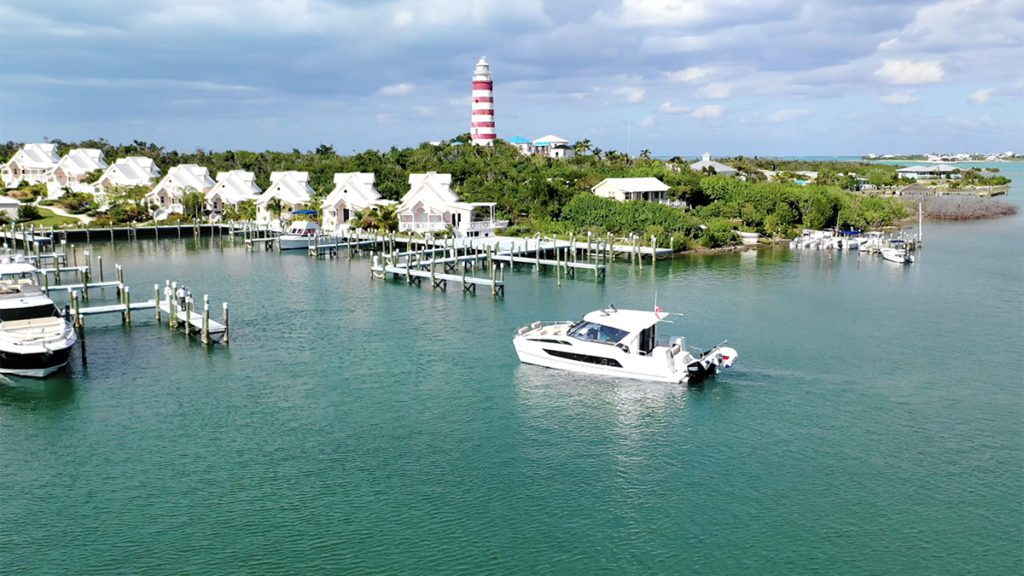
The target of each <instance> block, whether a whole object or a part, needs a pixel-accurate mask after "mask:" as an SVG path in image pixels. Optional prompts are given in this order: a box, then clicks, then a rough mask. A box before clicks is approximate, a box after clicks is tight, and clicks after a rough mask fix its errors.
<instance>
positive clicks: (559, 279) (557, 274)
mask: <svg viewBox="0 0 1024 576" xmlns="http://www.w3.org/2000/svg"><path fill="white" fill-rule="evenodd" d="M558 257H559V256H558V240H557V239H556V240H555V285H556V286H561V285H562V266H561V264H559V262H558Z"/></svg>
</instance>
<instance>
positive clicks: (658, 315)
mask: <svg viewBox="0 0 1024 576" xmlns="http://www.w3.org/2000/svg"><path fill="white" fill-rule="evenodd" d="M661 313H662V309H661V306H658V305H657V304H655V305H654V316H655V317H656V318H657V319H658V320H661Z"/></svg>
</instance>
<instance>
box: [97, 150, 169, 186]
mask: <svg viewBox="0 0 1024 576" xmlns="http://www.w3.org/2000/svg"><path fill="white" fill-rule="evenodd" d="M159 176H160V169H159V168H157V167H156V163H155V162H153V159H152V158H147V157H145V156H129V157H127V158H118V159H117V160H115V161H114V163H113V164H111V165H110V166H108V167H107V169H106V171H104V172H103V175H102V176H100V180H99V181H100V182H103V181H107V182H109V183H110V184H113V185H115V186H137V185H146V184H150V183H151V182H152V181H153V179H154V178H157V177H159Z"/></svg>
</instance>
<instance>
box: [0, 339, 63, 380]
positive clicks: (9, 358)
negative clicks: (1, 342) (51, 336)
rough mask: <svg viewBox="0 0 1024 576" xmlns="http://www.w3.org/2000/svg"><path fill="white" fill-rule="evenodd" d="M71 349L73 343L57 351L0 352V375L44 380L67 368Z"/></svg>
mask: <svg viewBox="0 0 1024 576" xmlns="http://www.w3.org/2000/svg"><path fill="white" fill-rule="evenodd" d="M73 348H74V342H72V343H71V344H70V345H68V346H67V347H66V348H61V349H57V350H43V351H38V352H29V353H20V352H12V351H8V350H3V351H0V373H3V374H12V375H15V376H25V377H28V378H45V377H47V376H49V375H50V374H53V373H54V372H56V371H58V370H60V369H61V368H64V367H65V366H67V363H68V360H69V359H70V357H71V350H72V349H73Z"/></svg>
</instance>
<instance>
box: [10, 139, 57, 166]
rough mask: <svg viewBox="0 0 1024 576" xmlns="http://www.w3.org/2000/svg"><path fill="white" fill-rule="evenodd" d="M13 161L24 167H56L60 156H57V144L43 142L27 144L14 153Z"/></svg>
mask: <svg viewBox="0 0 1024 576" xmlns="http://www.w3.org/2000/svg"><path fill="white" fill-rule="evenodd" d="M11 161H12V162H16V163H17V164H18V166H21V168H22V169H25V168H35V169H39V168H42V169H46V168H54V167H56V166H57V163H58V162H60V156H57V145H56V144H50V143H49V142H42V143H35V144H25V145H24V146H22V147H21V149H20V150H18V151H17V152H16V153H15V154H14V157H13V158H11Z"/></svg>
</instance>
